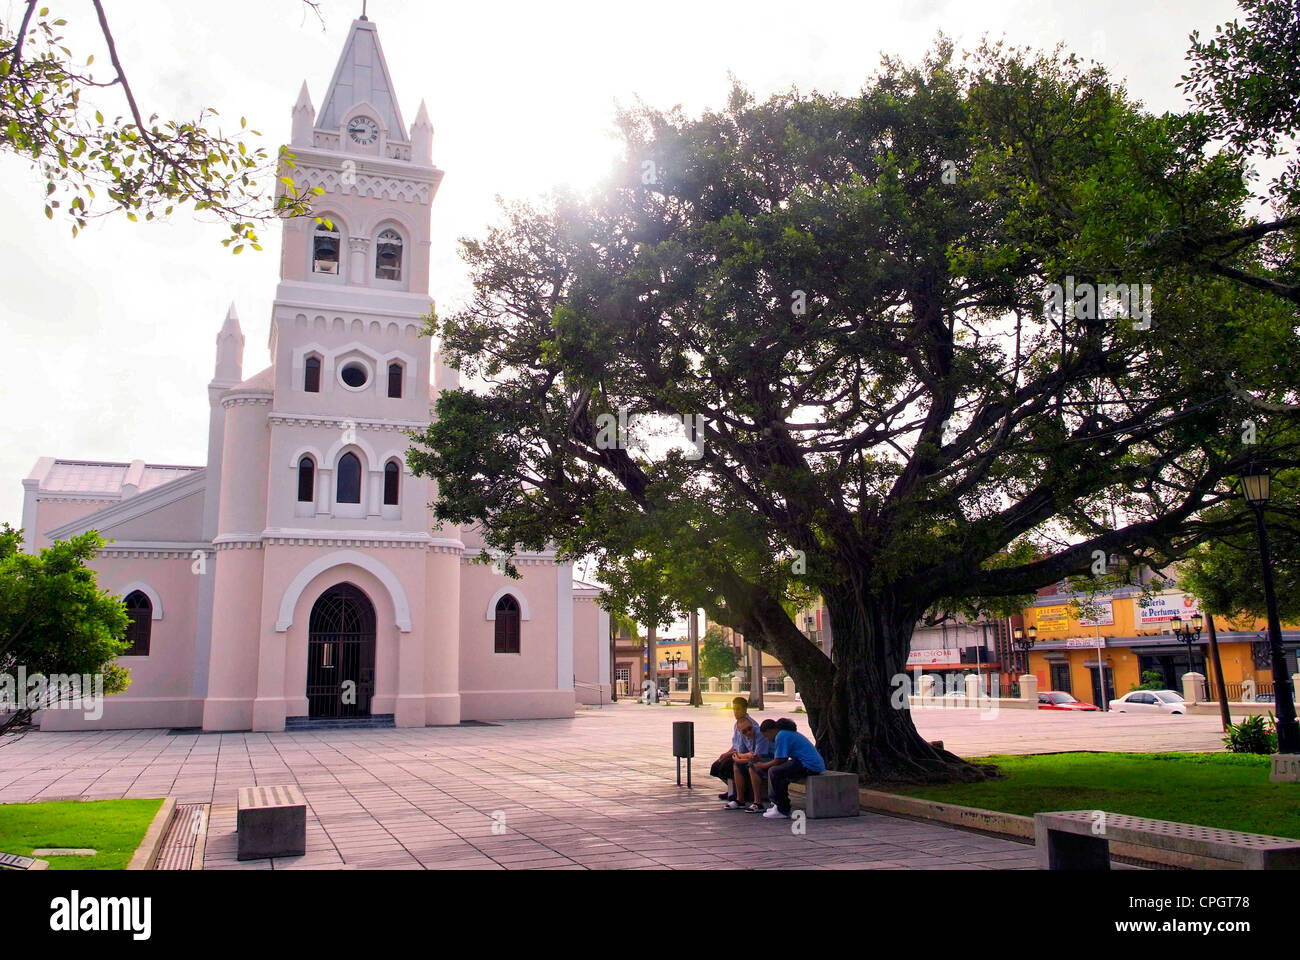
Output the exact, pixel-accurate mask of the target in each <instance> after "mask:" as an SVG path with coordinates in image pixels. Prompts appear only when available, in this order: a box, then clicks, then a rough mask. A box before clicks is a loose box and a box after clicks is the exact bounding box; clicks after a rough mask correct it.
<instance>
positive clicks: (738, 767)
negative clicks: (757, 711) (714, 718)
mask: <svg viewBox="0 0 1300 960" xmlns="http://www.w3.org/2000/svg"><path fill="white" fill-rule="evenodd" d="M736 732H737V733H738V734H739V735H740V752H739V753H737V754H734V755H733V756H732V758H731V763H732V775H733V776H734V778H735V785H736V797H735V799H734V800H731V801H730V802H728V803H727V809H728V810H740V809H741V808H744V809H745V810H747V811H748V812H750V813H762V812H763V808H762V807H761V806H759V799H760V797H761V796H762V792H763V780H762V777H761V775H760V774H759V772H758V770H757V769H755V764H756V763H758V762H759V761H762V760H771V759H772V743H771V741H770V740H768V739H767V737H765V736H763V735H762V734H761V733H759V730H758V724H756V723H754V721H753V719H752V718H751V717H748V716H746V717H743V718H742V719H740V720H739V721H737V722H736ZM746 788H748V789H749V791H750V792H751V793H752V795H753V799H752V801H751V802H750V803H749V805H748V806H746V805H745V791H746Z"/></svg>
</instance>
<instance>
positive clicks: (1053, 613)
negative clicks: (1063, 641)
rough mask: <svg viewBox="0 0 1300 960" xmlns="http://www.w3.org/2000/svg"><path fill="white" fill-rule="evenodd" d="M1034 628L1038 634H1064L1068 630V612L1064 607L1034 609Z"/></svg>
mask: <svg viewBox="0 0 1300 960" xmlns="http://www.w3.org/2000/svg"><path fill="white" fill-rule="evenodd" d="M1034 626H1036V627H1037V628H1038V632H1039V633H1065V631H1066V630H1068V629H1070V612H1069V610H1067V609H1066V608H1065V607H1061V606H1057V607H1035V608H1034Z"/></svg>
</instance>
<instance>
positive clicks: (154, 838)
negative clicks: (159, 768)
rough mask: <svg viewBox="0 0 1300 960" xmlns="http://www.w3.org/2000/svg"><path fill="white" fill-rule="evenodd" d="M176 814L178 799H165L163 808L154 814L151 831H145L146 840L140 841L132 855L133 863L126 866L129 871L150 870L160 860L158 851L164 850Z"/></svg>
mask: <svg viewBox="0 0 1300 960" xmlns="http://www.w3.org/2000/svg"><path fill="white" fill-rule="evenodd" d="M175 814H176V798H175V797H166V798H164V799H163V802H162V806H161V807H159V808H158V812H157V813H156V814H154V818H153V822H152V823H150V824H149V829H148V830H146V831H145V834H144V839H143V840H141V841H140V846H138V847H137V848H136V851H135V853H134V854H133V855H132V857H131V862H130V863H128V864H127V865H126V868H127V869H128V870H148V869H149V868H150V867H152V866H153V864H154V861H155V860H157V859H158V851H159V850H161V849H162V842H163V838H164V837H165V836H167V828H168V827H170V826H171V822H172V817H173V816H175Z"/></svg>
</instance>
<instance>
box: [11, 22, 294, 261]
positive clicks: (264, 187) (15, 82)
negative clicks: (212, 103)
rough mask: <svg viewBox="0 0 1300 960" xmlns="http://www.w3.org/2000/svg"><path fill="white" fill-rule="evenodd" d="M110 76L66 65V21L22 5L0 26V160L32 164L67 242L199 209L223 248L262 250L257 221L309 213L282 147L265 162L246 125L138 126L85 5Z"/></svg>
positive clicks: (108, 41)
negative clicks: (108, 223) (113, 108)
mask: <svg viewBox="0 0 1300 960" xmlns="http://www.w3.org/2000/svg"><path fill="white" fill-rule="evenodd" d="M93 6H94V9H95V13H96V16H97V18H98V23H99V29H100V33H101V34H102V36H103V39H104V43H105V45H106V47H107V50H108V56H109V60H110V62H111V66H112V74H111V76H110V77H108V78H107V79H103V78H100V77H96V76H95V75H93V74H92V72H91V70H90V68H91V65H92V64H93V63H94V60H95V58H94V55H93V54H92V55H89V56H87V57H86V59H85V61H84V63H81V62H80V61H79V60H74V57H73V53H72V51H71V50H70V49H69V48H68V47H67V46H65V44H64V38H63V36H62V34H61V30H62V28H63V27H64V26H65V25H66V23H67V21H66V20H63V19H51V15H50V11H49V8H48V7H40V8H39V9H38V8H37V6H36V3H35V0H29V2H28V3H26V4H24V10H23V16H22V20H21V21H20V22H19V23H18V25H17V26H16V27H15V26H14V25H13V24H12V23H4V22H0V151H3V152H7V153H12V154H15V155H17V156H21V157H26V158H29V159H30V161H31V163H32V164H33V166H34V167H35V168H36V169H37V170H38V171H39V172H40V174H41V176H42V177H43V178H44V180H45V215H46V216H47V217H49V218H50V219H53V218H54V215H55V213H56V212H58V213H62V214H64V215H66V216H68V217H70V218H71V219H72V232H73V235H74V236H75V235H76V234H77V233H78V232H79V231H80V230H81V229H83V228H84V227H85V226H86V223H87V221H88V219H89V218H90V217H92V216H97V215H104V214H109V213H125V214H126V216H127V218H128V219H129V220H138V219H141V218H143V219H144V220H154V219H156V218H159V217H165V216H167V215H169V214H171V213H172V211H173V210H174V209H175V208H176V207H177V206H179V205H191V206H192V207H193V209H194V210H196V211H206V212H208V213H209V214H212V215H214V216H215V217H216V218H217V219H218V220H220V221H223V222H225V223H227V224H228V225H229V226H230V231H231V235H230V236H229V237H227V238H225V239H224V240H223V241H222V243H223V244H224V245H226V246H227V247H230V248H232V252H234V253H239V252H241V251H242V250H243V249H244V247H245V246H246V245H247V246H251V247H252V248H253V249H255V250H260V249H261V246H260V242H259V240H258V235H257V232H256V227H257V225H258V223H259V222H262V221H266V220H270V219H275V218H280V217H295V216H302V215H305V214H307V213H309V212H310V208H311V199H312V196H313V194H315V193H318V192H319V190H315V191H306V192H303V191H300V190H299V189H298V188H297V187H296V185H295V184H294V182H293V180H292V179H291V178H290V177H288V176H280V177H279V178H278V179H276V178H275V176H274V175H275V174H276V173H283V172H284V171H285V170H291V169H292V168H293V167H294V158H293V155H292V154H291V153H289V152H288V151H287V150H286V149H284V148H283V147H282V148H280V150H279V151H278V152H277V154H276V155H275V156H274V157H272V156H270V155H268V153H267V151H266V149H265V148H263V147H260V146H256V145H255V144H250V141H249V140H248V139H246V134H251V135H252V136H254V137H256V136H260V134H258V132H257V131H256V130H249V129H248V124H247V119H246V118H243V117H241V118H240V121H239V127H240V132H239V133H238V134H236V135H235V136H234V137H227V136H226V135H225V134H224V133H223V132H222V131H221V129H220V128H216V129H211V128H210V125H211V123H212V121H213V120H214V119H215V118H216V116H217V111H216V110H213V109H211V108H205V109H203V110H201V111H200V112H199V115H198V116H197V117H196V118H195V119H194V120H193V121H183V120H160V119H159V117H158V116H157V114H153V115H150V116H149V117H148V119H146V118H145V116H144V113H143V111H142V110H141V108H140V105H139V102H138V101H137V99H136V95H135V93H134V91H133V90H132V88H131V84H130V82H129V81H128V80H127V76H126V70H125V69H124V67H123V65H122V62H121V59H120V58H119V56H118V51H117V45H116V43H115V41H114V39H113V34H112V31H111V30H110V29H109V26H108V19H107V17H106V16H105V13H104V8H103V5H102V3H101V2H100V0H93ZM97 88H118V89H119V90H120V92H121V95H122V97H123V98H124V99H125V101H126V114H125V115H124V116H117V117H113V118H112V119H108V118H106V117H105V116H104V114H103V113H102V112H100V111H99V110H97V109H93V108H92V107H91V106H89V105H88V104H86V103H83V100H82V95H83V93H85V92H86V91H88V90H93V89H97Z"/></svg>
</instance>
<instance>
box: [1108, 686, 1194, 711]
mask: <svg viewBox="0 0 1300 960" xmlns="http://www.w3.org/2000/svg"><path fill="white" fill-rule="evenodd" d="M1110 708H1111V710H1113V711H1115V712H1116V713H1186V712H1187V703H1186V701H1184V700H1183V698H1182V697H1180V696H1179V695H1178V694H1176V693H1174V692H1173V691H1172V690H1134V691H1133V692H1132V693H1126V694H1124V696H1122V697H1120V698H1119V699H1118V700H1112V701H1111V702H1110Z"/></svg>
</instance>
